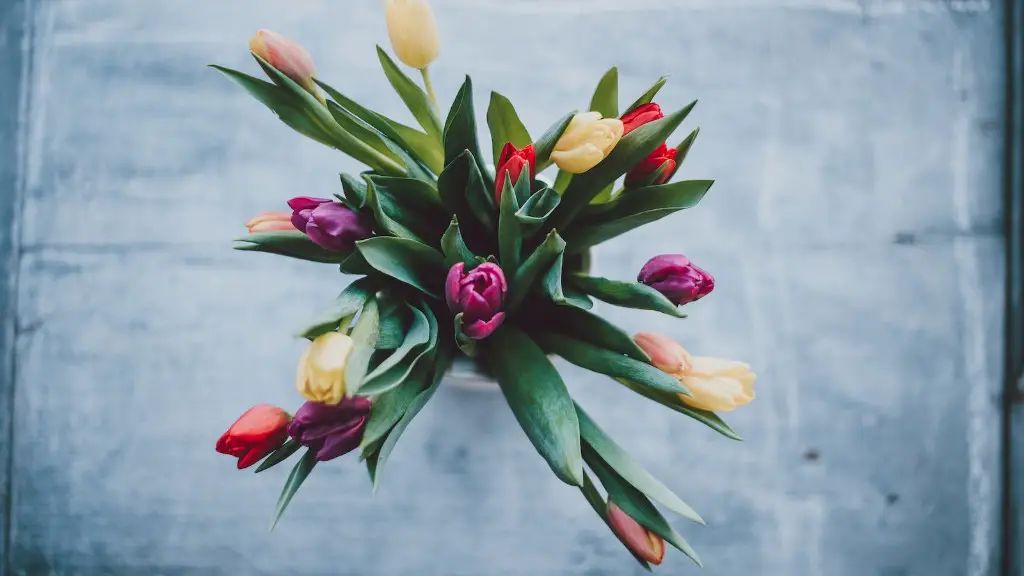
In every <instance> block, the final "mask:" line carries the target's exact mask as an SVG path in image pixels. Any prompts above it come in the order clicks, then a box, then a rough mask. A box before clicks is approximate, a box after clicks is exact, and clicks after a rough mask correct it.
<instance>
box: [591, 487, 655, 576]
mask: <svg viewBox="0 0 1024 576" xmlns="http://www.w3.org/2000/svg"><path fill="white" fill-rule="evenodd" d="M580 492H583V497H584V498H586V499H587V503H589V504H590V507H591V508H593V509H594V512H597V515H598V516H600V517H601V520H603V521H604V523H605V524H607V525H608V529H609V530H611V532H612V534H614V535H615V537H616V538H618V539H619V542H622V545H623V546H625V548H626V550H627V551H628V552H629V553H630V554H632V555H633V558H635V559H636V561H637V562H639V563H640V565H641V566H643V567H644V569H645V570H647V571H648V572H650V571H651V565H650V564H648V563H647V561H646V560H644V559H643V558H641V557H639V556H637V555H636V553H635V552H633V551H632V550H630V548H629V545H628V544H626V541H625V540H623V539H622V537H621V536H619V535H618V533H616V532H615V529H614V528H612V525H611V524H610V523H609V522H608V509H607V504H606V503H605V500H604V498H603V497H602V496H601V493H600V492H598V491H597V487H596V486H594V481H593V480H591V479H590V476H589V475H588V474H587V473H586V471H584V472H583V486H581V487H580Z"/></svg>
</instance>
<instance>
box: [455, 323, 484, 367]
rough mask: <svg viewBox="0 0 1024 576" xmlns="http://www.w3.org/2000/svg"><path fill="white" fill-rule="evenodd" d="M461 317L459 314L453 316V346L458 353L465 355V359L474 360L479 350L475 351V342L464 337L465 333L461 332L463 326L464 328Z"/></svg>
mask: <svg viewBox="0 0 1024 576" xmlns="http://www.w3.org/2000/svg"><path fill="white" fill-rule="evenodd" d="M463 316H464V314H463V313H462V312H459V313H458V314H456V315H455V318H454V320H453V324H454V328H455V345H456V346H458V347H459V351H461V352H462V353H463V354H465V355H466V357H467V358H476V357H477V355H478V354H479V350H478V349H477V348H478V347H477V340H474V339H472V338H470V337H469V336H466V332H465V330H463V326H465V324H464V323H463V321H462V318H463Z"/></svg>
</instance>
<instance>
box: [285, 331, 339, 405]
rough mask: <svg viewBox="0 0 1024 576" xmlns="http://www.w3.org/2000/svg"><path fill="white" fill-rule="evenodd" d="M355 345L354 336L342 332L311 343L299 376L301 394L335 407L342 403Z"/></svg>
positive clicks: (323, 336) (300, 367) (300, 364)
mask: <svg viewBox="0 0 1024 576" xmlns="http://www.w3.org/2000/svg"><path fill="white" fill-rule="evenodd" d="M352 346H353V342H352V339H351V338H349V337H348V336H346V335H345V334H340V333H338V332H328V333H327V334H324V335H322V336H320V337H318V338H317V339H316V340H314V341H313V342H312V343H310V345H309V347H308V348H306V351H305V352H304V353H303V354H302V358H300V359H299V368H298V371H297V373H296V375H295V387H296V388H297V389H298V390H299V394H302V396H303V397H304V398H306V399H307V400H311V401H313V402H320V403H322V404H329V405H332V406H333V405H335V404H338V403H339V402H341V401H342V399H343V398H344V397H345V362H346V361H347V360H348V355H349V352H351V351H352Z"/></svg>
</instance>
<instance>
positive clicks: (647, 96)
mask: <svg viewBox="0 0 1024 576" xmlns="http://www.w3.org/2000/svg"><path fill="white" fill-rule="evenodd" d="M665 82H668V75H667V74H666V75H664V76H662V77H661V78H658V80H657V81H656V82H655V83H654V85H653V86H651V87H650V88H648V89H647V92H644V93H643V94H642V95H640V97H639V98H637V99H636V102H633V103H632V104H630V105H629V108H626V111H625V112H623V113H622V114H623V116H625V115H626V114H629V113H630V112H632V111H633V110H636V109H637V108H639V107H641V106H643V105H644V104H650V103H651V101H652V100H654V97H655V96H657V94H658V91H659V90H661V87H662V86H664V85H665Z"/></svg>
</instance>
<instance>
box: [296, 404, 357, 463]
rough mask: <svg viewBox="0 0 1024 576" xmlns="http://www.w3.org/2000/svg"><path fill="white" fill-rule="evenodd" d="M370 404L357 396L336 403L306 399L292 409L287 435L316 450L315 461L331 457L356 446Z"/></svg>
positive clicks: (347, 451)
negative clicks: (293, 413) (293, 416)
mask: <svg viewBox="0 0 1024 576" xmlns="http://www.w3.org/2000/svg"><path fill="white" fill-rule="evenodd" d="M370 407H371V404H370V401H369V400H367V399H366V398H361V397H359V396H356V397H353V398H345V399H344V400H342V401H341V403H340V404H338V405H336V406H330V405H327V404H321V403H319V402H306V403H305V404H303V405H302V407H301V408H299V409H298V411H297V412H295V418H294V419H293V420H292V422H291V424H289V425H288V435H289V436H291V437H292V438H294V439H295V440H296V441H297V442H298V443H300V444H302V445H303V446H307V447H308V448H310V449H311V450H313V451H314V452H316V459H317V460H318V461H320V462H324V461H327V460H333V459H334V458H337V457H338V456H342V455H344V454H348V453H349V452H351V451H352V450H355V449H356V448H357V447H358V446H359V442H360V441H361V440H362V439H363V430H364V429H365V428H366V421H367V419H368V418H369V415H370Z"/></svg>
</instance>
